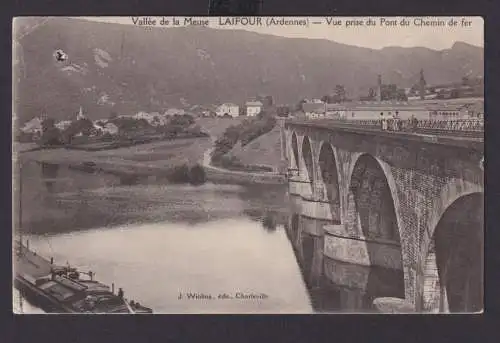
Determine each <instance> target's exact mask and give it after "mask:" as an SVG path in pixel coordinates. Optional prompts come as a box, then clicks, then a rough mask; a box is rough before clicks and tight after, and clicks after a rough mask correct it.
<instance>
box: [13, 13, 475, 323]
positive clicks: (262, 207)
mask: <svg viewBox="0 0 500 343" xmlns="http://www.w3.org/2000/svg"><path fill="white" fill-rule="evenodd" d="M483 25H484V23H483V19H482V18H481V17H335V16H330V17H319V16H317V17H274V16H261V17H234V16H232V17H229V16H228V17H222V16H221V17H171V16H170V17H169V16H158V17H139V16H138V17H18V18H15V19H14V20H13V42H12V49H13V50H12V53H13V66H12V73H13V74H12V75H13V99H12V118H13V128H12V129H13V144H12V147H13V148H12V149H13V150H12V154H13V155H12V171H13V176H14V177H13V187H12V189H13V194H12V203H13V229H12V230H13V231H12V234H13V240H12V243H13V244H12V254H13V276H12V277H13V312H14V313H16V314H31V313H58V314H63V313H73V314H79V313H81V314H97V313H99V314H179V313H180V314H198V313H201V314H215V313H217V314H219V313H224V314H226V313H232V314H235V313H243V314H258V313H279V314H295V313H301V314H318V313H328V314H346V313H378V314H381V315H383V314H387V313H405V314H411V313H428V314H433V313H478V312H479V313H480V312H482V311H483V307H484V305H483V264H484V263H483V260H484V256H483V255H484V251H483V250H484V249H483V246H484V233H483V231H484V230H483V226H484V218H483V216H484V81H483V79H484V38H483Z"/></svg>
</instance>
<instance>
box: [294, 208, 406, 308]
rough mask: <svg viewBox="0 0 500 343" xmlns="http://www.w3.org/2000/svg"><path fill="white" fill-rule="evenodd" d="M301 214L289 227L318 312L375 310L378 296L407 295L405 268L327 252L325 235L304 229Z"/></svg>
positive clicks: (295, 250) (312, 303)
mask: <svg viewBox="0 0 500 343" xmlns="http://www.w3.org/2000/svg"><path fill="white" fill-rule="evenodd" d="M299 218H300V217H299V215H298V214H291V219H290V220H289V223H288V224H287V225H285V228H286V232H287V236H288V239H289V240H290V242H291V245H292V247H293V250H294V252H295V256H296V259H297V262H298V265H299V267H300V271H301V274H302V277H303V280H304V283H305V284H306V287H307V289H308V292H309V297H310V301H311V305H312V307H313V309H314V311H315V312H318V313H336V312H341V313H346V312H347V313H375V312H376V311H375V309H374V308H373V305H372V304H373V300H374V299H375V298H378V297H398V298H404V278H403V272H402V271H400V270H393V269H387V268H381V267H376V266H363V265H357V264H352V263H347V262H343V261H339V260H334V259H331V258H329V257H327V256H324V255H323V246H324V238H323V237H318V236H312V235H310V234H308V233H306V232H304V231H303V228H302V227H301V224H300V222H301V221H300V220H299Z"/></svg>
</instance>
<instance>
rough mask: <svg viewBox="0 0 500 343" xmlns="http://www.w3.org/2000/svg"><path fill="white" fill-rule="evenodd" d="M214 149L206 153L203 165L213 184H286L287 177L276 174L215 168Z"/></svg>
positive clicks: (208, 178)
mask: <svg viewBox="0 0 500 343" xmlns="http://www.w3.org/2000/svg"><path fill="white" fill-rule="evenodd" d="M212 151H213V148H210V149H208V150H207V151H205V153H204V157H203V160H202V162H201V165H202V166H203V168H204V169H205V174H206V176H207V180H209V181H212V182H215V183H217V182H227V183H236V184H247V183H250V184H252V183H257V184H273V185H276V184H284V183H285V182H286V176H285V175H282V174H278V173H276V172H261V173H253V172H244V171H234V170H228V169H224V168H220V167H216V166H213V165H212V164H211V154H212Z"/></svg>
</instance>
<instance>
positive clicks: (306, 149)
mask: <svg viewBox="0 0 500 343" xmlns="http://www.w3.org/2000/svg"><path fill="white" fill-rule="evenodd" d="M302 159H303V160H304V164H305V167H306V168H305V172H306V173H307V175H306V176H307V177H306V180H307V181H309V182H310V183H313V182H314V158H313V150H312V146H311V141H310V140H309V137H307V136H304V139H303V141H302Z"/></svg>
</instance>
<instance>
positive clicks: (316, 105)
mask: <svg viewBox="0 0 500 343" xmlns="http://www.w3.org/2000/svg"><path fill="white" fill-rule="evenodd" d="M325 107H326V106H325V103H322V102H305V103H303V104H302V111H303V112H304V114H305V115H306V118H309V119H317V118H324V117H325Z"/></svg>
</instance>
